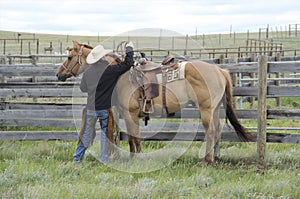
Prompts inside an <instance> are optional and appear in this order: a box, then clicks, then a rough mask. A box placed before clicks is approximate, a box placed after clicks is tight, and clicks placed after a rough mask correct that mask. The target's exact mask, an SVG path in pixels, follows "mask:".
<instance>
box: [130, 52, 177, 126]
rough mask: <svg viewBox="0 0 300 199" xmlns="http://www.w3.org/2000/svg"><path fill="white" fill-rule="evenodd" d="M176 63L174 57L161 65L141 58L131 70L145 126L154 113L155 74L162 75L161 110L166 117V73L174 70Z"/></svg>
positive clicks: (157, 90)
mask: <svg viewBox="0 0 300 199" xmlns="http://www.w3.org/2000/svg"><path fill="white" fill-rule="evenodd" d="M177 68H178V62H177V61H175V57H173V56H169V57H166V58H165V59H164V60H163V61H162V63H161V64H158V63H154V62H150V61H147V59H146V58H141V59H140V60H139V62H138V64H137V65H136V66H135V67H133V68H132V69H131V71H130V72H131V81H132V82H133V83H135V84H137V85H138V86H139V89H140V93H141V99H142V113H143V114H144V115H145V125H147V121H148V120H149V119H150V118H149V114H150V113H153V112H154V107H153V105H154V104H153V98H155V97H158V96H159V83H158V79H157V74H161V75H162V103H163V109H162V112H163V110H165V111H166V114H167V115H168V114H169V112H168V108H167V103H166V84H167V72H168V71H170V70H176V69H177Z"/></svg>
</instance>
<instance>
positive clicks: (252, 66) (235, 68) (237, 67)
mask: <svg viewBox="0 0 300 199" xmlns="http://www.w3.org/2000/svg"><path fill="white" fill-rule="evenodd" d="M216 65H217V66H219V67H221V68H223V69H227V70H228V71H229V72H230V73H243V72H247V73H248V72H249V73H257V72H258V65H257V63H256V62H242V63H238V64H216Z"/></svg>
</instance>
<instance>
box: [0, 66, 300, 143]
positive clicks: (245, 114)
mask: <svg viewBox="0 0 300 199" xmlns="http://www.w3.org/2000/svg"><path fill="white" fill-rule="evenodd" d="M219 66H220V67H222V68H226V69H228V70H229V71H230V73H231V74H232V75H233V76H234V75H236V74H239V73H255V74H257V73H258V63H257V62H246V63H237V64H219ZM267 66H268V75H269V76H270V75H274V74H278V73H281V74H283V73H299V71H300V61H291V62H269V63H268V65H267ZM57 67H58V66H57V65H28V64H27V65H4V64H2V65H0V74H1V77H0V81H1V83H0V85H1V86H0V96H1V97H0V100H1V101H0V125H1V129H0V130H1V133H0V140H76V139H77V131H76V128H75V127H76V126H77V127H78V126H80V124H81V111H82V108H83V102H82V99H84V98H85V94H83V93H81V92H77V91H78V81H76V79H71V80H69V81H67V82H65V83H62V82H57V80H56V77H55V73H56V69H57ZM251 85H252V86H250V87H249V86H247V87H239V86H238V85H235V87H234V88H233V94H234V96H238V97H249V96H250V97H257V95H258V89H259V87H257V86H254V84H251ZM299 96H300V87H299V84H298V85H297V84H296V85H283V84H275V85H268V87H267V97H269V98H274V97H299ZM72 99H73V100H74V99H75V100H74V101H75V103H74V102H73V101H72ZM76 103H77V104H76ZM237 114H238V117H239V118H240V119H257V118H258V116H259V115H258V110H256V109H249V110H246V109H237ZM224 115H225V114H224V110H221V117H223V118H224ZM174 117H175V118H184V119H183V120H186V119H188V118H198V117H199V112H198V111H197V109H196V108H195V107H193V106H189V107H187V108H184V109H182V110H181V111H180V112H177V113H176V114H175V116H174ZM266 118H267V119H288V120H299V119H300V110H299V109H298V110H297V109H296V110H295V109H269V110H267V114H266ZM197 123H198V122H195V121H189V122H183V123H182V122H166V121H165V120H160V119H157V120H155V121H152V120H150V124H149V126H147V127H145V126H143V122H142V121H141V132H142V135H141V136H142V139H143V140H202V141H203V140H204V130H203V127H202V126H201V125H200V126H199V127H197V128H196V129H195V125H197ZM120 126H121V128H122V131H123V132H122V133H121V139H126V133H125V132H124V131H125V128H124V126H125V125H124V121H123V120H122V119H120ZM14 127H24V128H23V129H24V130H17V131H16V130H14V129H15V128H14ZM32 127H35V128H34V129H41V130H31V129H32ZM39 127H43V128H39ZM45 127H49V129H51V130H48V131H47V130H44V128H45ZM53 129H55V130H53ZM62 129H63V130H62ZM65 129H68V130H65ZM191 129H194V131H193V132H190V131H191ZM249 130H250V131H251V132H253V133H254V134H255V133H256V132H257V131H259V129H257V127H252V128H249ZM178 131H183V132H178ZM267 132H268V134H267V141H268V142H288V143H300V134H297V133H295V132H299V128H292V127H281V128H272V127H270V128H268V129H267ZM222 139H223V140H224V141H238V138H237V137H236V135H235V133H233V129H232V128H230V127H229V126H227V125H224V126H223V137H222Z"/></svg>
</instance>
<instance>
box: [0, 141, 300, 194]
mask: <svg viewBox="0 0 300 199" xmlns="http://www.w3.org/2000/svg"><path fill="white" fill-rule="evenodd" d="M157 144H158V145H157ZM96 145H97V144H96ZM121 145H122V147H128V146H127V143H121ZM202 145H203V143H202V142H195V143H192V144H191V146H190V147H189V148H188V149H187V151H186V152H185V153H184V155H182V156H180V157H179V158H178V159H176V160H175V161H173V162H171V163H170V164H169V165H167V166H165V167H163V168H161V169H158V170H155V171H151V172H142V173H131V172H125V171H120V170H118V169H115V168H111V167H106V166H104V165H102V164H101V163H99V162H98V161H97V158H95V156H94V155H92V153H91V150H93V147H92V148H91V149H90V152H89V153H88V154H87V155H86V158H85V159H84V161H83V162H82V163H81V164H75V163H73V162H72V156H73V153H74V150H75V146H76V143H75V142H67V141H64V142H62V141H48V142H47V141H39V142H30V141H23V142H21V141H1V142H0V193H1V197H2V198H299V197H300V191H299V189H298V187H299V185H300V172H299V171H300V152H299V151H300V146H299V145H292V144H268V145H267V168H266V170H265V171H264V172H259V171H258V168H257V163H256V145H255V144H254V143H250V144H245V143H229V142H225V143H222V146H221V156H222V157H221V160H220V162H219V163H218V164H217V165H216V166H212V165H204V164H202V163H201V162H199V149H200V148H201V146H202ZM160 147H164V144H161V143H160V142H159V143H156V142H151V143H148V144H146V143H145V150H148V151H151V150H156V148H160ZM98 149H99V148H98V146H97V150H96V149H95V150H96V153H97V154H98V153H99V151H98ZM117 161H119V162H121V163H122V164H126V165H127V167H128V168H130V167H137V166H138V165H141V164H143V162H144V161H145V160H142V159H140V158H136V159H134V160H133V161H132V162H127V161H126V160H117Z"/></svg>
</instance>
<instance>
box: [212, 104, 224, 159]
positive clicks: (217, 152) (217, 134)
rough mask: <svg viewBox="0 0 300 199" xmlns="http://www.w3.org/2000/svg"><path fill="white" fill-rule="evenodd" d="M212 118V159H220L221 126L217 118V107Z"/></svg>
mask: <svg viewBox="0 0 300 199" xmlns="http://www.w3.org/2000/svg"><path fill="white" fill-rule="evenodd" d="M213 120H214V127H215V145H214V161H218V160H219V159H220V142H221V133H222V126H221V123H220V118H219V108H217V109H216V110H215V112H214V118H213Z"/></svg>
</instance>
